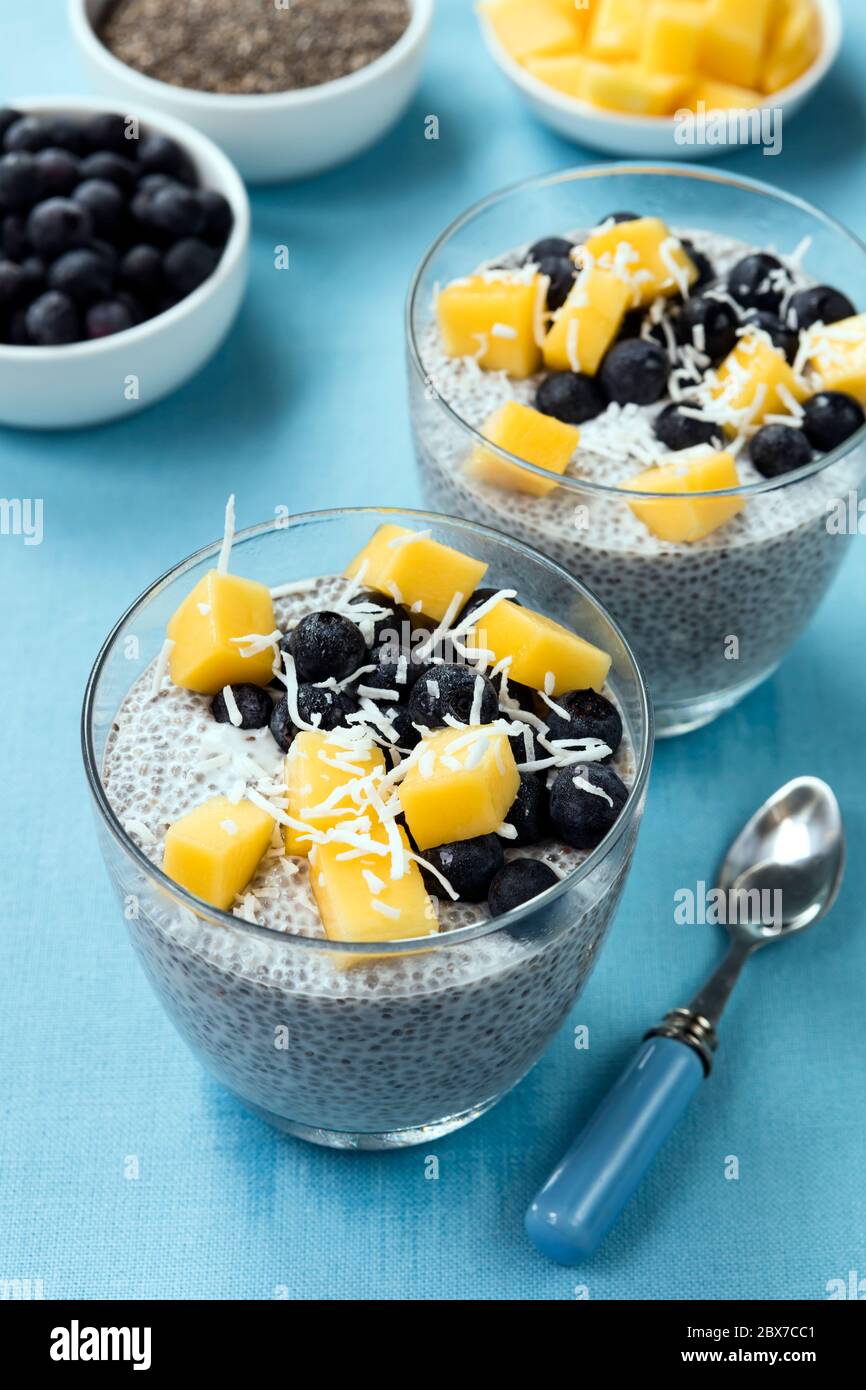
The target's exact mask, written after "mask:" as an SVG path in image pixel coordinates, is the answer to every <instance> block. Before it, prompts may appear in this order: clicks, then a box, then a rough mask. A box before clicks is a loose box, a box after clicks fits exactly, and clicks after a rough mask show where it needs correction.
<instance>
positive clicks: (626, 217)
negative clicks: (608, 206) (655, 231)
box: [599, 212, 640, 226]
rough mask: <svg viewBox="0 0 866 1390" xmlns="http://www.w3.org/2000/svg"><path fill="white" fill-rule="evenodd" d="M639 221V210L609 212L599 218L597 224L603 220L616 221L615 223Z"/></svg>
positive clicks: (602, 222)
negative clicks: (599, 220)
mask: <svg viewBox="0 0 866 1390" xmlns="http://www.w3.org/2000/svg"><path fill="white" fill-rule="evenodd" d="M639 221H640V213H639V212H609V213H608V214H607V216H606V217H603V218H602V219H601V222H600V223H599V226H602V225H603V224H604V223H605V222H616V223H617V224H618V223H620V222H639Z"/></svg>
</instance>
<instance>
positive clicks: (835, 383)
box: [810, 314, 866, 405]
mask: <svg viewBox="0 0 866 1390" xmlns="http://www.w3.org/2000/svg"><path fill="white" fill-rule="evenodd" d="M810 341H811V361H812V366H813V367H814V368H815V369H816V371H817V372H818V373H819V374H820V377H821V382H822V385H823V386H824V388H825V390H827V391H842V392H844V393H845V394H846V395H849V396H853V397H854V399H855V400H858V401H859V402H860V404H861V405H866V314H855V315H854V317H853V318H850V319H843V320H842V321H841V323H834V324H832V325H830V326H828V327H827V328H821V329H818V328H814V329H813V330H812V333H811V335H810Z"/></svg>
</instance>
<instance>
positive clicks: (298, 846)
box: [283, 729, 385, 855]
mask: <svg viewBox="0 0 866 1390" xmlns="http://www.w3.org/2000/svg"><path fill="white" fill-rule="evenodd" d="M353 769H354V770H353ZM374 771H381V772H382V773H384V771H385V758H384V755H383V753H382V750H381V748H379V747H378V746H377V745H375V744H372V745H371V746H369V747H365V748H362V749H358V748H351V749H350V748H348V747H345V746H342V745H341V743H340V742H339V731H338V732H337V736H336V737H335V736H334V735H333V734H328V733H320V732H319V731H318V730H316V731H315V732H313V731H310V730H307V729H302V730H301V731H300V733H298V734H296V735H295V739H294V741H293V743H292V746H291V748H290V749H289V751H288V753H287V754H286V792H287V801H288V805H287V807H286V814H287V815H288V816H289V817H290V819H292V820H297V821H303V822H305V823H306V824H308V825H310V827H311V828H312V829H314V830H330V829H331V827H332V826H335V825H339V824H340V822H341V821H344V820H346V819H351V818H353V817H355V816H358V815H360V814H362V812H361V811H360V809H359V803H358V802H357V801H356V800H354V799H353V797H352V785H353V783H357V781H358V779H359V778H361V777H366V776H368V775H369V774H370V773H371V772H374ZM338 788H342V789H343V794H342V795H341V796H339V797H337V796H335V793H336V791H337V789H338ZM283 839H284V841H285V846H286V853H287V854H301V855H303V854H309V852H310V847H311V845H312V844H313V840H312V838H311V837H310V836H309V835H307V834H305V832H304V831H302V830H298V829H297V828H296V827H295V826H290V825H287V826H284V827H283Z"/></svg>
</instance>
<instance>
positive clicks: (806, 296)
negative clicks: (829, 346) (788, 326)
mask: <svg viewBox="0 0 866 1390" xmlns="http://www.w3.org/2000/svg"><path fill="white" fill-rule="evenodd" d="M856 312H857V311H856V309H855V308H854V305H853V304H852V303H851V301H850V299H849V298H848V296H847V295H845V294H842V292H841V290H834V289H833V287H832V286H831V285H813V286H812V287H811V288H810V289H808V290H798V291H797V293H796V294H793V295H792V296H791V301H790V304H789V305H788V321H789V322H791V323H793V324H794V325H795V326H796V327H797V328H799V329H803V328H811V327H812V325H813V324H816V323H838V322H839V321H840V319H848V318H852V317H853V316H854V315H855V314H856Z"/></svg>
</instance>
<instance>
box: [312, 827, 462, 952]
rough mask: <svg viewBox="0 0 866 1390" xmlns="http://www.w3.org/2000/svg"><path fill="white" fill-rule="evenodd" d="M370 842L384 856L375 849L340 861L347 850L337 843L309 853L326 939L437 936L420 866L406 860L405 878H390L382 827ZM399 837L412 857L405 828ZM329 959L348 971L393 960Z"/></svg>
mask: <svg viewBox="0 0 866 1390" xmlns="http://www.w3.org/2000/svg"><path fill="white" fill-rule="evenodd" d="M370 839H371V840H372V841H373V842H374V843H376V844H378V845H381V847H382V852H381V853H377V852H376V851H375V850H371V851H370V853H369V854H364V855H361V856H360V857H359V858H357V859H342V858H341V857H340V856H341V855H344V854H345V853H346V846H345V845H341V844H340V843H339V842H337V841H333V842H330V843H328V844H324V845H316V846H315V848H314V850H313V851H312V852H311V854H310V885H311V887H312V890H313V895H314V897H315V899H316V906H317V907H318V909H319V915H320V916H321V918H322V925H323V926H324V928H325V935H326V936H327V937H328V939H329V940H330V941H405V940H406V939H407V938H408V937H414V936H435V934H436V932H437V931H438V930H439V923H438V921H437V919H436V909H435V908H434V906H433V903H432V901H431V899H430V897H429V896H428V894H427V890H426V889H425V887H424V880H423V878H422V877H421V871H420V869H419V868H418V865H417V864H416V863H415V862H414V860H409V859H406V861H405V871H404V873H403V877H402V878H398V879H392V878H391V856H390V854H389V853H388V838H387V834H386V832H385V830H384V828H383V827H382V826H380V825H377V826H375V827H374V829H373V831H372V832H371V834H370ZM400 839H401V842H402V845H403V849H404V850H405V851H406V852H407V853H408V850H409V842H408V840H407V839H406V836H405V834H404V832H403V830H402V829H401V830H400ZM400 954H403V953H402V952H401V953H400ZM330 959H331V961H332V963H333V964H334V965H335V966H336V967H337V968H338V969H343V970H345V969H348V968H349V967H351V966H355V965H363V964H369V963H371V962H372V961H377V960H383V959H389V957H383V956H381V955H372V954H371V955H349V954H345V953H343V952H340V953H339V954H338V953H337V952H334V953H333V954H332V955H331V956H330Z"/></svg>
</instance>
